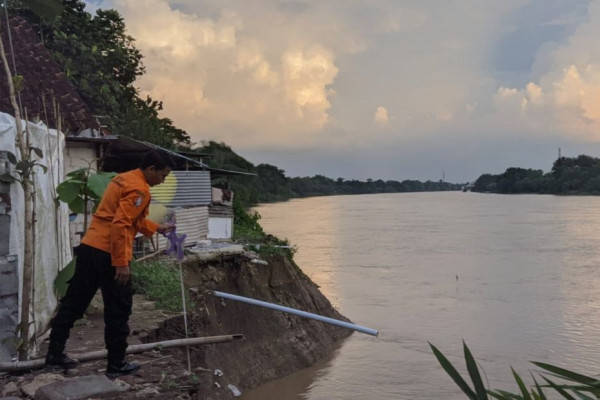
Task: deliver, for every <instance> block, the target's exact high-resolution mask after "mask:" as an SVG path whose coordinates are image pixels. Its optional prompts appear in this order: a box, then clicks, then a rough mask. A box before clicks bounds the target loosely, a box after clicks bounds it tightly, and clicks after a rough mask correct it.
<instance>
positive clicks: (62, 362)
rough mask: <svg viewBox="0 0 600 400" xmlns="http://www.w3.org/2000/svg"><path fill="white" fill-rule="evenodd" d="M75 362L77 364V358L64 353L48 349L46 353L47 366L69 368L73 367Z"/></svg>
mask: <svg viewBox="0 0 600 400" xmlns="http://www.w3.org/2000/svg"><path fill="white" fill-rule="evenodd" d="M77 364H79V363H78V361H77V360H73V359H72V358H71V357H69V356H67V355H66V354H65V353H53V352H50V351H49V352H48V354H46V366H48V367H52V368H62V369H71V368H75V367H76V366H77Z"/></svg>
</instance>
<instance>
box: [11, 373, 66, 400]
mask: <svg viewBox="0 0 600 400" xmlns="http://www.w3.org/2000/svg"><path fill="white" fill-rule="evenodd" d="M64 379H65V377H64V376H62V375H58V374H52V373H45V374H39V375H37V376H36V377H35V378H33V380H32V381H31V382H28V383H26V384H24V385H21V391H22V392H23V393H24V394H26V395H27V396H29V397H33V396H35V393H36V392H37V390H38V389H39V388H41V387H42V386H46V385H49V384H51V383H54V382H57V381H62V380H64Z"/></svg>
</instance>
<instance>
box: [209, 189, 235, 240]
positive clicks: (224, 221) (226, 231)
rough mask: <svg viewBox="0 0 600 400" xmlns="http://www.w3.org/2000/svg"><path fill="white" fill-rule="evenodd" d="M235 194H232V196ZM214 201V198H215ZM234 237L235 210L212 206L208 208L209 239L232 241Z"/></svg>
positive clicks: (224, 206)
mask: <svg viewBox="0 0 600 400" xmlns="http://www.w3.org/2000/svg"><path fill="white" fill-rule="evenodd" d="M214 189H215V188H213V190H214ZM214 193H215V192H214V191H213V196H214ZM232 195H233V194H231V196H232ZM213 200H214V197H213ZM232 236H233V208H232V207H231V206H227V205H223V204H214V203H213V204H211V205H210V207H209V208H208V235H207V238H208V239H231V238H232Z"/></svg>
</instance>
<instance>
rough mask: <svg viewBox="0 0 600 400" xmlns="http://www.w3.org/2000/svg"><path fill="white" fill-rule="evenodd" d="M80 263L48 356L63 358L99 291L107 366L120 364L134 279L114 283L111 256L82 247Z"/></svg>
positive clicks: (78, 251) (61, 308)
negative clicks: (71, 334)
mask: <svg viewBox="0 0 600 400" xmlns="http://www.w3.org/2000/svg"><path fill="white" fill-rule="evenodd" d="M75 255H76V256H77V263H76V265H75V274H74V275H73V278H72V279H71V281H70V284H69V288H68V290H67V294H66V295H65V296H64V297H63V298H62V300H61V301H60V305H59V307H58V312H57V314H56V316H55V317H54V318H53V319H52V321H51V323H50V326H51V327H52V331H51V332H50V345H49V347H48V352H49V353H53V354H61V353H62V352H64V349H65V344H66V342H67V339H68V338H69V331H70V330H71V328H72V327H73V324H74V323H75V321H76V320H78V319H79V318H81V317H82V316H83V313H84V312H85V310H86V309H87V307H88V306H89V304H90V302H91V301H92V298H93V297H94V295H95V294H96V291H97V290H98V288H100V289H101V290H102V299H103V300H104V343H105V344H106V349H107V350H108V362H109V363H111V364H120V363H121V362H122V361H123V360H124V358H125V350H126V349H127V336H128V335H129V325H128V324H127V322H128V321H129V316H130V315H131V305H132V289H131V279H130V280H129V282H128V283H127V284H125V285H122V284H119V283H118V282H117V281H115V267H113V266H112V264H111V258H110V254H109V253H106V252H104V251H102V250H98V249H96V248H94V247H91V246H87V245H85V244H81V245H80V246H79V247H78V248H77V249H76V252H75Z"/></svg>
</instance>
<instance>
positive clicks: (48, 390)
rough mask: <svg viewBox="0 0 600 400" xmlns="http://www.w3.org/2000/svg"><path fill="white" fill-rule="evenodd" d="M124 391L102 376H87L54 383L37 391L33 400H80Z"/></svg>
mask: <svg viewBox="0 0 600 400" xmlns="http://www.w3.org/2000/svg"><path fill="white" fill-rule="evenodd" d="M124 390H125V389H124V388H123V387H122V386H120V385H118V384H116V383H114V382H113V381H111V380H110V379H108V378H107V377H106V376H104V375H88V376H80V377H77V378H72V379H66V380H64V381H62V382H55V383H51V384H49V385H46V386H43V387H41V388H39V389H38V391H37V392H36V394H35V397H34V398H35V400H64V399H69V400H80V399H87V398H88V397H91V396H103V395H110V394H115V393H119V392H123V391H124Z"/></svg>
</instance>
